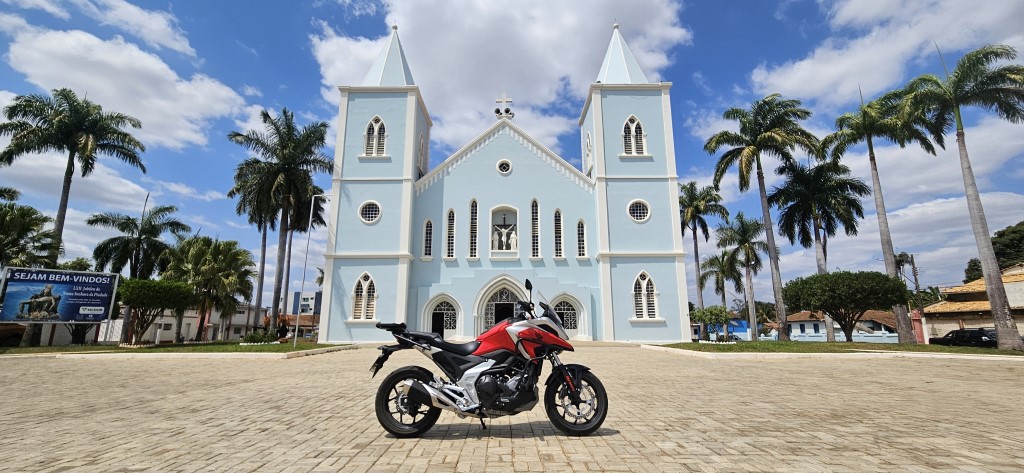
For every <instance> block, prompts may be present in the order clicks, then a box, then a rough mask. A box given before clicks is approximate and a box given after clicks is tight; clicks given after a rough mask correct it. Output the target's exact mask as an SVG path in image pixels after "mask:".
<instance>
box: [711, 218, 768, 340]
mask: <svg viewBox="0 0 1024 473" xmlns="http://www.w3.org/2000/svg"><path fill="white" fill-rule="evenodd" d="M715 232H716V233H717V234H718V247H719V248H731V250H730V254H731V255H732V257H733V258H735V259H736V261H737V262H739V264H741V265H743V269H744V273H745V277H746V288H745V290H744V291H743V292H744V294H745V295H746V301H745V303H744V305H745V306H746V308H747V322H748V323H750V333H751V334H752V338H751V339H752V340H756V337H757V313H756V312H755V310H754V275H755V274H757V273H758V272H759V271H761V267H762V266H763V265H764V262H763V261H761V253H765V252H767V251H768V244H767V243H765V242H764V240H762V239H761V237H762V236H763V235H764V224H763V223H761V221H760V220H757V219H750V220H748V219H747V218H746V217H744V216H743V212H740V213H737V214H736V218H734V219H732V221H731V222H729V224H728V225H720V226H719V227H718V229H717V230H716V231H715Z"/></svg>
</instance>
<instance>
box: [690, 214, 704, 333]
mask: <svg viewBox="0 0 1024 473" xmlns="http://www.w3.org/2000/svg"><path fill="white" fill-rule="evenodd" d="M692 230H693V231H692V232H690V233H693V268H694V271H693V279H694V281H695V282H696V283H697V286H696V287H695V289H696V290H697V308H698V309H703V308H704V294H703V292H704V291H702V290H701V289H700V250H698V249H697V225H696V224H695V225H694V226H693V229H692ZM707 331H708V324H706V323H704V322H701V323H700V333H699V334H698V335H697V338H699V339H701V340H704V339H705V338H706V337H707V335H708V332H707Z"/></svg>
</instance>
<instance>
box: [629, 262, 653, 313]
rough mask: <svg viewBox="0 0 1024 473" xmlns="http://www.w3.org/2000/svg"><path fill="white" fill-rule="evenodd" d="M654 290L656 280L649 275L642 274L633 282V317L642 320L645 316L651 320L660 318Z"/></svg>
mask: <svg viewBox="0 0 1024 473" xmlns="http://www.w3.org/2000/svg"><path fill="white" fill-rule="evenodd" d="M656 295H657V292H656V291H655V290H654V280H653V279H651V278H650V276H648V275H647V273H640V275H639V276H637V278H636V281H635V282H633V315H634V316H635V317H636V318H638V319H642V318H644V317H645V316H646V317H647V318H649V319H654V318H657V317H658V306H657V302H656V300H655V299H656V298H655V296H656Z"/></svg>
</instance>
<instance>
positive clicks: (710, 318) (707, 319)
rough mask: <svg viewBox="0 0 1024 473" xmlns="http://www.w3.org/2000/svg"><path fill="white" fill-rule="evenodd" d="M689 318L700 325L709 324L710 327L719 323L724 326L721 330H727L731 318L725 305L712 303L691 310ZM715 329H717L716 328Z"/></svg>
mask: <svg viewBox="0 0 1024 473" xmlns="http://www.w3.org/2000/svg"><path fill="white" fill-rule="evenodd" d="M690 318H691V319H693V320H695V321H697V322H698V323H700V324H701V325H710V326H712V327H718V326H719V325H721V326H722V327H723V328H724V329H723V330H722V331H723V332H728V331H729V329H728V327H729V320H730V319H731V318H732V314H730V313H729V309H726V308H725V306H720V305H713V306H710V307H707V308H704V309H697V310H695V311H693V313H692V314H690ZM716 330H718V329H717V328H716Z"/></svg>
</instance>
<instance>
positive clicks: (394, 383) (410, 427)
mask: <svg viewBox="0 0 1024 473" xmlns="http://www.w3.org/2000/svg"><path fill="white" fill-rule="evenodd" d="M407 379H414V380H416V381H419V382H421V383H428V382H430V381H431V380H432V379H433V376H431V375H430V372H429V371H427V370H425V369H423V368H421V367H419V366H405V367H402V368H399V369H397V370H395V371H394V372H392V373H391V374H389V375H388V377H387V378H384V381H383V382H381V383H380V388H378V389H377V397H376V399H375V401H374V410H375V411H376V413H377V422H380V426H381V427H384V430H386V431H388V432H389V433H391V435H394V436H395V437H399V438H405V437H418V436H420V435H423V433H424V432H426V431H428V430H430V428H431V427H433V426H434V423H436V422H437V418H438V417H440V416H441V409H440V408H437V407H433V406H429V405H425V404H420V403H418V402H415V401H413V400H412V399H409V398H408V397H407V396H405V395H404V394H402V390H401V386H400V385H401V384H402V382H403V381H405V380H407Z"/></svg>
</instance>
